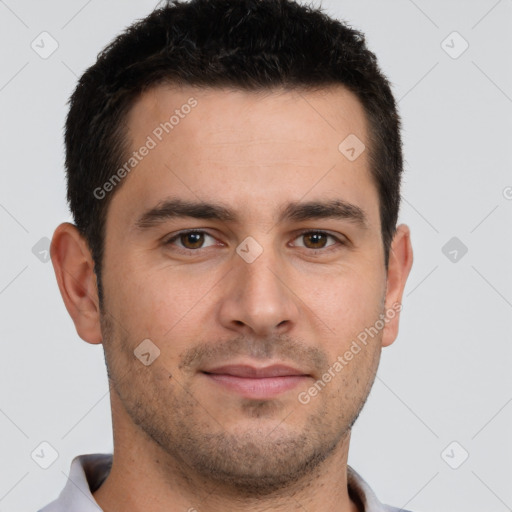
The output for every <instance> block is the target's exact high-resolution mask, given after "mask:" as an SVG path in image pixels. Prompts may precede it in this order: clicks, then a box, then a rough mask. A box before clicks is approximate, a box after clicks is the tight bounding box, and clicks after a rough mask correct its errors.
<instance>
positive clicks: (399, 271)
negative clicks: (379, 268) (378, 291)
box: [382, 224, 413, 347]
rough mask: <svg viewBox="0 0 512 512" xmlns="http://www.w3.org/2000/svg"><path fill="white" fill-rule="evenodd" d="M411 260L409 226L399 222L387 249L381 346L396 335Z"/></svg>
mask: <svg viewBox="0 0 512 512" xmlns="http://www.w3.org/2000/svg"><path fill="white" fill-rule="evenodd" d="M412 262H413V251H412V245H411V234H410V230H409V227H408V226H406V225H405V224H400V225H399V226H398V227H397V229H396V233H395V236H394V237H393V242H392V244H391V248H390V251H389V265H388V272H387V289H386V306H385V307H386V310H385V315H386V319H387V323H386V326H385V328H384V331H383V336H382V346H383V347H387V346H388V345H391V343H393V342H394V341H395V339H396V337H397V336H398V324H399V319H400V311H401V309H402V307H401V304H402V295H403V292H404V288H405V284H406V282H407V278H408V276H409V272H410V270H411V267H412Z"/></svg>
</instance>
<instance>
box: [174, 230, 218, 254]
mask: <svg viewBox="0 0 512 512" xmlns="http://www.w3.org/2000/svg"><path fill="white" fill-rule="evenodd" d="M207 238H210V239H211V240H212V242H211V243H209V244H207V245H205V241H206V239H207ZM165 245H171V246H173V245H175V246H176V248H177V249H183V250H195V249H203V248H205V247H209V246H210V245H215V238H214V237H213V236H211V235H209V234H208V233H205V232H204V231H183V232H181V233H178V234H177V235H175V236H173V237H172V238H170V239H169V240H167V242H165Z"/></svg>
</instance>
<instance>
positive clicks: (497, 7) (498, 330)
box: [0, 0, 512, 512]
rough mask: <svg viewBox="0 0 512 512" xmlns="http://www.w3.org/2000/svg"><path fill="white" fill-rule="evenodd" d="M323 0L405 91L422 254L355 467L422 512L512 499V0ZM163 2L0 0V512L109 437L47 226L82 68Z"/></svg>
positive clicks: (88, 348) (367, 413)
mask: <svg viewBox="0 0 512 512" xmlns="http://www.w3.org/2000/svg"><path fill="white" fill-rule="evenodd" d="M314 3H315V4H317V3H318V2H314ZM323 5H324V7H325V8H326V10H327V12H329V13H331V14H333V15H335V16H336V17H338V18H341V19H343V20H345V21H347V22H348V23H349V24H350V25H351V26H353V27H354V28H358V29H360V30H362V31H363V32H364V33H365V34H366V36H367V41H368V44H369V46H370V48H371V49H372V50H373V51H374V52H375V53H376V55H377V57H378V59H379V61H380V64H381V66H382V68H383V70H384V72H385V73H386V74H387V76H388V77H389V79H390V81H391V82H392V84H393V90H394V93H395V95H396V98H397V99H398V100H399V109H400V113H401V115H402V119H403V126H404V129H403V138H404V154H405V159H406V174H405V177H404V184H403V206H402V211H401V222H405V223H407V224H408V225H409V226H410V227H411V230H412V241H413V247H414V250H415V262H414V265H413V269H412V272H411V275H410V278H409V282H408V284H407V287H406V290H405V294H404V300H403V312H402V322H401V330H400V335H399V338H398V340H397V341H396V342H395V344H393V345H392V346H391V347H389V348H387V349H384V351H383V355H382V361H381V366H380V369H379V373H378V377H377V379H376V382H375V385H374V388H373V390H372V392H371V395H370V398H369V400H368V402H367V405H366V407H365V409H364V411H363V413H362V414H361V416H360V418H359V420H358V422H357V423H356V426H355V427H354V430H353V434H352V445H351V451H350V457H349V463H350V464H351V465H352V466H353V467H354V468H355V469H356V470H357V471H358V472H360V473H361V474H362V476H363V477H364V478H365V479H366V480H367V481H368V482H369V483H370V485H371V486H372V487H373V489H374V490H375V491H376V493H377V495H378V496H379V498H380V499H381V500H382V501H384V502H387V503H390V504H393V505H395V506H399V507H400V506H402V507H406V508H408V509H412V510H414V511H415V512H427V511H436V512H453V511H456V510H458V511H465V512H473V511H475V512H476V511H479V512H480V511H482V510H485V511H486V512H502V511H506V510H512V486H511V481H512V441H511V437H510V431H511V426H512V404H511V402H512V386H511V384H512V372H511V371H510V365H511V359H512V358H511V355H512V344H511V341H512V340H511V335H510V326H509V319H510V318H511V313H512V273H511V272H510V268H511V261H512V236H511V222H510V221H511V219H512V173H511V156H510V146H511V143H512V140H511V125H512V71H511V66H510V62H511V60H510V55H511V51H512V48H511V46H512V44H511V43H512V36H511V29H512V25H511V22H512V1H511V0H500V1H496V0H485V1H484V0H481V1H454V0H452V1H441V0H436V1H430V2H427V1H426V0H416V1H412V0H393V1H377V0H372V1H369V0H367V1H361V0H359V1H356V0H352V1H340V0H332V1H324V2H323ZM154 6H155V2H154V1H150V0H147V1H134V0H131V1H126V0H112V1H99V0H89V1H83V0H72V1H69V0H68V1H64V0H54V1H45V2H36V1H31V2H29V1H23V0H19V1H15V0H6V1H0V41H1V44H0V54H1V62H2V66H1V69H0V112H1V118H0V123H1V130H2V131H1V135H2V136H1V139H0V140H1V144H2V150H1V164H0V168H1V186H0V228H1V234H2V250H1V251H0V258H1V260H0V263H1V264H0V315H1V338H2V341H1V343H2V345H1V346H2V357H0V375H1V378H2V385H1V387H0V432H1V434H2V435H1V437H0V443H1V455H0V460H1V461H2V463H1V468H0V512H5V511H31V510H32V511H34V510H37V509H38V508H40V507H41V506H43V505H44V504H46V503H48V502H49V501H51V500H53V499H54V498H56V496H57V495H58V493H59V492H60V490H61V489H62V487H63V486H64V484H65V481H66V475H67V474H68V471H69V464H70V462H71V459H72V458H73V457H74V456H75V455H78V454H81V453H94V452H110V451H111V450H112V434H111V419H110V404H109V397H108V386H107V378H106V370H105V366H104V361H103V352H102V347H101V345H98V346H92V345H89V344H87V343H85V342H83V341H82V340H81V339H80V338H79V337H78V336H77V334H76V332H75V330H74V326H73V324H72V322H71V319H70V318H69V317H68V315H67V312H66V310H65V308H64V305H63V302H62V300H61V297H60V294H59V291H58V288H57V285H56V281H55V277H54V273H53V269H52V266H51V262H49V261H46V262H45V261H44V260H45V258H46V253H45V252H44V251H45V244H47V241H45V237H47V238H48V239H49V238H51V236H52V233H53V230H54V229H55V227H56V226H57V225H58V224H59V223H60V222H62V221H65V220H70V217H69V212H68V209H67V206H66V202H65V181H64V167H63V159H64V154H63V142H62V127H63V123H64V118H65V115H66V112H67V108H66V101H67V99H68V97H69V95H70V94H71V92H72V90H73V89H74V87H75V84H76V81H77V77H78V76H79V75H80V74H81V73H82V72H83V71H84V70H85V69H86V67H88V66H90V65H91V64H92V63H93V62H94V60H95V56H96V54H97V53H98V52H99V51H100V50H101V49H102V48H103V47H104V46H105V45H106V44H107V43H108V42H109V41H110V40H111V39H112V38H113V37H114V36H115V35H116V34H117V33H119V32H120V31H121V30H122V29H123V28H124V27H126V26H127V25H129V24H130V23H131V22H133V21H134V20H135V19H137V18H141V17H143V16H145V15H146V14H147V13H149V12H150V10H151V9H152V8H153V7H154ZM43 31H47V32H48V33H49V34H51V37H52V38H53V39H55V40H56V41H57V42H58V48H57V50H56V51H55V52H54V53H53V54H52V55H50V56H49V57H48V58H46V59H43V58H42V57H41V56H40V55H39V54H38V53H36V51H34V49H32V47H31V43H32V41H35V43H34V44H39V45H40V46H42V43H41V42H40V41H41V37H48V36H39V34H40V33H41V32H43ZM454 31H456V32H458V34H460V36H458V35H453V34H452V32H454ZM462 38H463V39H462ZM464 40H465V41H467V43H468V44H469V47H468V48H467V49H466V51H464V52H463V53H461V54H460V55H459V53H460V52H461V51H462V50H463V49H464ZM443 41H445V42H444V43H443ZM44 45H45V46H44V47H45V49H46V50H48V49H51V46H50V45H51V40H50V39H46V40H45V43H44ZM39 51H42V49H39ZM455 57H456V58H455ZM452 237H457V239H458V241H455V242H452V244H453V243H455V245H453V246H452V245H449V246H448V247H447V249H445V250H444V252H443V249H442V248H443V247H444V246H445V244H446V243H447V242H448V241H449V240H450V239H452ZM41 239H43V240H42V241H41ZM462 244H464V246H465V247H466V248H467V250H468V251H467V253H466V254H465V255H463V256H462V251H461V248H463V246H462ZM34 247H35V249H33V248H34ZM454 250H456V251H457V259H456V261H452V260H453V258H454V256H455V253H454V252H453V251H454ZM450 252H451V254H450ZM445 253H446V254H447V255H445ZM506 434H508V435H506ZM453 441H456V442H457V443H458V444H457V445H452V446H451V447H450V448H449V449H448V450H447V451H445V448H446V447H448V446H449V445H450V443H452V442H453ZM42 442H47V443H49V444H50V445H51V446H53V447H54V449H55V450H56V451H57V453H58V457H57V459H56V460H55V461H54V462H53V464H52V465H51V466H50V467H49V468H48V469H43V468H41V467H40V466H39V465H38V464H37V463H36V462H35V461H34V459H33V458H32V456H31V454H33V453H34V451H35V450H36V452H37V450H39V452H40V449H41V447H40V443H42ZM44 446H45V445H43V448H44ZM464 450H465V451H467V452H468V453H469V457H468V459H467V460H466V461H465V462H464V463H463V464H462V465H460V467H459V468H458V469H452V467H450V466H449V464H448V463H450V464H451V465H452V466H456V465H458V464H460V462H461V461H462V458H463V455H464V453H465V452H464ZM442 453H444V454H445V455H444V457H443V456H442ZM46 454H47V456H48V454H49V449H46ZM34 458H35V457H34ZM47 462H50V460H48V461H47ZM40 463H44V461H43V462H40ZM311 512H312V511H311Z"/></svg>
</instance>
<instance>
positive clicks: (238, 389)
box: [201, 364, 311, 400]
mask: <svg viewBox="0 0 512 512" xmlns="http://www.w3.org/2000/svg"><path fill="white" fill-rule="evenodd" d="M201 373H202V374H203V375H205V376H206V377H207V378H208V379H209V381H210V382H211V383H212V384H214V385H217V386H221V387H222V388H223V389H224V390H227V391H229V392H233V393H237V394H239V395H241V396H243V397H244V398H250V399H254V400H264V399H269V398H273V397H275V396H278V395H280V394H282V393H285V392H286V391H291V390H292V389H294V388H295V387H297V386H299V385H300V384H304V383H305V382H306V381H307V380H308V379H310V378H311V375H310V374H308V373H306V372H304V371H302V370H299V369H297V368H292V367H290V366H285V365H280V364H276V365H272V366H266V367H259V368H258V367H254V366H250V365H225V366H219V367H216V368H212V369H208V370H203V371H202V372H201Z"/></svg>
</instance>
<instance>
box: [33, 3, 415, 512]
mask: <svg viewBox="0 0 512 512" xmlns="http://www.w3.org/2000/svg"><path fill="white" fill-rule="evenodd" d="M65 142H66V169H67V179H68V200H69V203H70V207H71V210H72V213H73V215H74V220H75V224H76V226H75V225H73V224H70V223H63V224H61V225H60V226H59V227H58V228H57V229H56V231H55V233H54V237H53V240H52V246H51V255H52V261H53V265H54V268H55V273H56V277H57V281H58V285H59V288H60V291H61V294H62V297H63V300H64V302H65V305H66V308H67V310H68V312H69V314H70V315H71V317H72V319H73V321H74V323H75V326H76V329H77V332H78V334H79V336H80V337H81V338H82V339H83V340H85V341H87V342H88V343H91V344H97V343H102V344H103V347H104V351H105V361H106V366H107V373H108V377H109V385H110V396H111V406H112V419H113V436H114V454H113V457H112V455H110V454H87V455H82V456H79V457H76V458H75V459H74V460H73V462H72V466H71V471H70V476H69V481H68V483H67V485H66V487H65V488H64V490H63V491H62V493H61V495H60V496H59V498H58V499H57V500H56V501H54V502H52V503H51V504H49V505H47V506H46V507H45V508H43V509H42V510H44V512H55V511H64V510H66V511H68V512H75V511H79V510H80V512H89V511H93V510H104V511H112V512H114V511H117V510H123V511H125V512H138V511H141V510H144V511H147V512H149V511H150V512H161V511H166V512H169V511H189V512H192V511H195V510H197V511H211V512H216V511H241V510H252V511H263V510H265V511H271V510H273V511H274V510H275V511H277V510H279V511H291V510H297V509H302V510H308V511H311V512H313V511H325V510H329V511H338V512H355V511H360V512H362V511H365V512H379V511H380V512H383V511H391V510H398V509H395V508H392V507H388V506H386V505H383V504H381V503H380V502H379V501H378V499H377V497H376V496H375V494H374V493H373V492H372V490H371V488H370V487H369V486H368V484H367V483H366V482H365V481H364V480H363V478H362V477H361V476H360V475H359V474H358V473H357V472H356V471H355V470H354V469H352V468H351V467H349V466H348V465H347V458H348V449H349V441H350V432H351V428H352V425H353V424H354V422H355V420H356V418H357V417H358V415H359V413H360V411H361V409H362V407H363V405H364V403H365V401H366V399H367V397H368V393H369V391H370V388H371V386H372V384H373V381H374V378H375V374H376V371H377V368H378V364H379V359H380V353H381V348H382V347H385V346H388V345H390V344H391V343H392V342H393V341H394V340H395V338H396V337H397V334H398V321H399V312H400V310H401V298H402V293H403V290H404V286H405V283H406V279H407V277H408V274H409V271H410V268H411V265H412V248H411V242H410V233H409V229H408V227H407V226H405V225H399V226H398V227H397V226H396V223H397V216H398V209H399V198H400V176H401V172H402V154H401V140H400V120H399V117H398V114H397V112H396V107H395V102H394V99H393V96H392V93H391V91H390V87H389V83H388V81H387V80H386V78H385V77H384V75H383V74H382V73H381V72H380V70H379V68H378V66H377V63H376V59H375V56H374V55H373V54H372V53H371V52H369V51H368V49H367V48H366V46H365V42H364V37H363V36H362V34H361V33H359V32H357V31H354V30H352V29H350V28H349V27H346V26H345V25H343V24H341V23H340V22H338V21H335V20H332V19H330V18H328V17H327V16H326V15H325V14H323V13H322V12H320V11H318V10H315V9H313V8H310V7H304V6H301V5H299V4H297V3H294V2H293V1H291V0H192V1H191V2H190V3H183V2H173V3H171V4H169V5H167V6H166V7H164V8H161V9H159V10H156V11H155V12H153V13H151V14H150V15H149V16H148V17H147V18H145V19H143V20H141V21H140V22H137V23H136V24H134V25H133V26H131V27H129V28H128V29H127V30H126V32H125V33H123V34H122V35H120V36H119V37H118V38H117V39H115V40H114V41H113V42H112V43H111V44H110V45H109V46H108V47H107V48H106V49H105V50H104V51H103V52H102V53H101V54H100V55H99V57H98V60H97V62H96V63H95V64H94V65H93V66H92V67H91V68H89V69H88V70H87V71H86V72H85V74H84V75H83V76H82V77H81V79H80V82H79V84H78V86H77V88H76V90H75V92H74V94H73V96H72V98H71V100H70V111H69V115H68V118H67V122H66V134H65Z"/></svg>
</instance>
